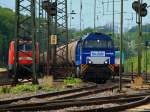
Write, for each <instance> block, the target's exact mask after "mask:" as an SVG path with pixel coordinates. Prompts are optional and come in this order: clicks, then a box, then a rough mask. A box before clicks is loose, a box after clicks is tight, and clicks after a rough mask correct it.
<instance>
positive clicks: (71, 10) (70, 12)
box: [70, 0, 72, 29]
mask: <svg viewBox="0 0 150 112" xmlns="http://www.w3.org/2000/svg"><path fill="white" fill-rule="evenodd" d="M71 13H72V0H70V29H71V23H72V14H71Z"/></svg>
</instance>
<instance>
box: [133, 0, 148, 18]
mask: <svg viewBox="0 0 150 112" xmlns="http://www.w3.org/2000/svg"><path fill="white" fill-rule="evenodd" d="M132 8H133V9H134V10H135V12H136V13H138V14H139V15H140V16H141V17H145V16H146V15H147V3H139V2H138V1H134V2H133V3H132ZM139 8H140V9H139Z"/></svg>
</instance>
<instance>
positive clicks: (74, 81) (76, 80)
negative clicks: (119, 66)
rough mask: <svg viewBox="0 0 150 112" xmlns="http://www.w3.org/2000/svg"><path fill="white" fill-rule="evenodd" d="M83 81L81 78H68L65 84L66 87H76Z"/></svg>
mask: <svg viewBox="0 0 150 112" xmlns="http://www.w3.org/2000/svg"><path fill="white" fill-rule="evenodd" d="M81 82H82V80H81V79H79V78H74V77H67V78H66V79H64V84H66V85H76V84H79V83H81Z"/></svg>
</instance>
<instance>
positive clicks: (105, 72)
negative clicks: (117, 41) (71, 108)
mask: <svg viewBox="0 0 150 112" xmlns="http://www.w3.org/2000/svg"><path fill="white" fill-rule="evenodd" d="M65 53H66V46H61V47H59V48H57V64H58V65H63V66H64V65H65V64H66V61H65V60H66V54H65ZM115 59H116V58H115V48H114V45H113V41H112V39H111V37H110V36H108V35H105V34H102V33H90V34H88V35H86V36H84V37H83V38H81V39H80V40H78V41H74V42H71V43H70V44H68V61H69V64H70V65H73V66H74V67H75V68H76V75H77V76H82V77H84V78H85V79H87V80H92V81H93V80H94V81H98V82H99V81H100V82H103V83H104V82H106V80H108V79H109V78H110V77H111V76H112V75H115V74H118V73H119V64H116V63H115Z"/></svg>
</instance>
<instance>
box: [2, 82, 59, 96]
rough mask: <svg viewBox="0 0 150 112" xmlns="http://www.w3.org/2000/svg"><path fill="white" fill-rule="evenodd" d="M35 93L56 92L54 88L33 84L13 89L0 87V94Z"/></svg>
mask: <svg viewBox="0 0 150 112" xmlns="http://www.w3.org/2000/svg"><path fill="white" fill-rule="evenodd" d="M37 91H46V92H48V91H57V89H56V88H52V87H49V86H47V85H33V84H20V85H16V86H14V87H0V94H5V93H11V94H19V93H24V92H37Z"/></svg>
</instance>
